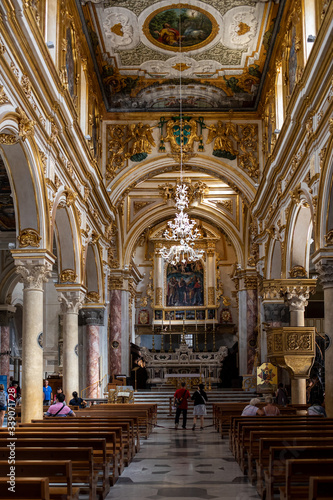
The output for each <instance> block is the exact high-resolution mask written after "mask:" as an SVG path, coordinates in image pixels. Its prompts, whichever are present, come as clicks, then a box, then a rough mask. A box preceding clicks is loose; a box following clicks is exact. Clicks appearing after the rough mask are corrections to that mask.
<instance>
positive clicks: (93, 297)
mask: <svg viewBox="0 0 333 500" xmlns="http://www.w3.org/2000/svg"><path fill="white" fill-rule="evenodd" d="M86 300H87V302H99V293H98V292H88V293H87V295H86Z"/></svg>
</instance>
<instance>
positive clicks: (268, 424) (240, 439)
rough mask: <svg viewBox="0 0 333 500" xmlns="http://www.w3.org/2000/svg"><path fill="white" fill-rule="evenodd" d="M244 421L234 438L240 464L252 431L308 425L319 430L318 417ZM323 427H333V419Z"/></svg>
mask: <svg viewBox="0 0 333 500" xmlns="http://www.w3.org/2000/svg"><path fill="white" fill-rule="evenodd" d="M243 418H244V420H243V421H239V422H238V425H237V434H236V435H235V437H234V441H233V445H232V451H233V454H234V456H235V458H236V460H237V461H238V462H240V461H241V457H242V455H243V454H244V453H245V449H246V447H248V445H249V439H250V437H249V436H250V432H251V430H260V429H263V430H265V428H267V429H271V428H272V427H278V430H279V428H281V430H282V429H285V428H286V427H290V426H300V425H302V426H304V425H307V424H309V425H310V424H312V425H313V424H314V425H315V427H316V428H318V417H294V418H293V417H290V418H288V419H286V418H283V417H272V418H268V417H243ZM323 422H324V424H323V425H333V419H325V420H323Z"/></svg>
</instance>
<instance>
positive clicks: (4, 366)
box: [0, 304, 16, 385]
mask: <svg viewBox="0 0 333 500" xmlns="http://www.w3.org/2000/svg"><path fill="white" fill-rule="evenodd" d="M15 311H16V307H14V306H11V305H8V304H4V305H0V332H1V337H0V341H1V356H0V374H1V375H6V376H7V385H9V361H10V354H9V350H10V329H9V320H10V319H11V318H12V317H13V315H14V313H15ZM6 353H8V354H6Z"/></svg>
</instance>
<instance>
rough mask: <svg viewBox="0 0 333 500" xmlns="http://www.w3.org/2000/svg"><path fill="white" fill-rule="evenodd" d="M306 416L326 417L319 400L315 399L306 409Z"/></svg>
mask: <svg viewBox="0 0 333 500" xmlns="http://www.w3.org/2000/svg"><path fill="white" fill-rule="evenodd" d="M308 415H309V416H311V417H327V415H326V410H325V408H324V407H323V406H322V405H321V401H320V400H319V399H315V400H314V402H313V404H312V405H311V406H309V408H308Z"/></svg>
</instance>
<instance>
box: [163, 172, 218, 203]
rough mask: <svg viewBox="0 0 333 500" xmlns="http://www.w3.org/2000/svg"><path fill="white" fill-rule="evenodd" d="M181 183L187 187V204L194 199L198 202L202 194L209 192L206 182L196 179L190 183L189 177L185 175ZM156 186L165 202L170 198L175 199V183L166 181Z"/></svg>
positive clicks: (200, 200)
mask: <svg viewBox="0 0 333 500" xmlns="http://www.w3.org/2000/svg"><path fill="white" fill-rule="evenodd" d="M183 184H185V186H186V187H187V195H188V200H189V204H191V203H193V202H194V201H198V202H199V203H201V202H202V200H203V197H204V195H205V194H208V193H209V189H208V186H207V184H205V183H204V182H202V181H198V182H195V183H194V184H192V181H191V179H190V178H187V177H186V178H185V179H184V181H183ZM158 188H159V190H160V194H161V196H163V200H164V201H165V202H167V201H168V200H171V199H172V200H174V199H175V196H176V191H177V183H175V184H174V185H173V184H170V183H169V182H166V183H165V184H161V185H159V186H158Z"/></svg>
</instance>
